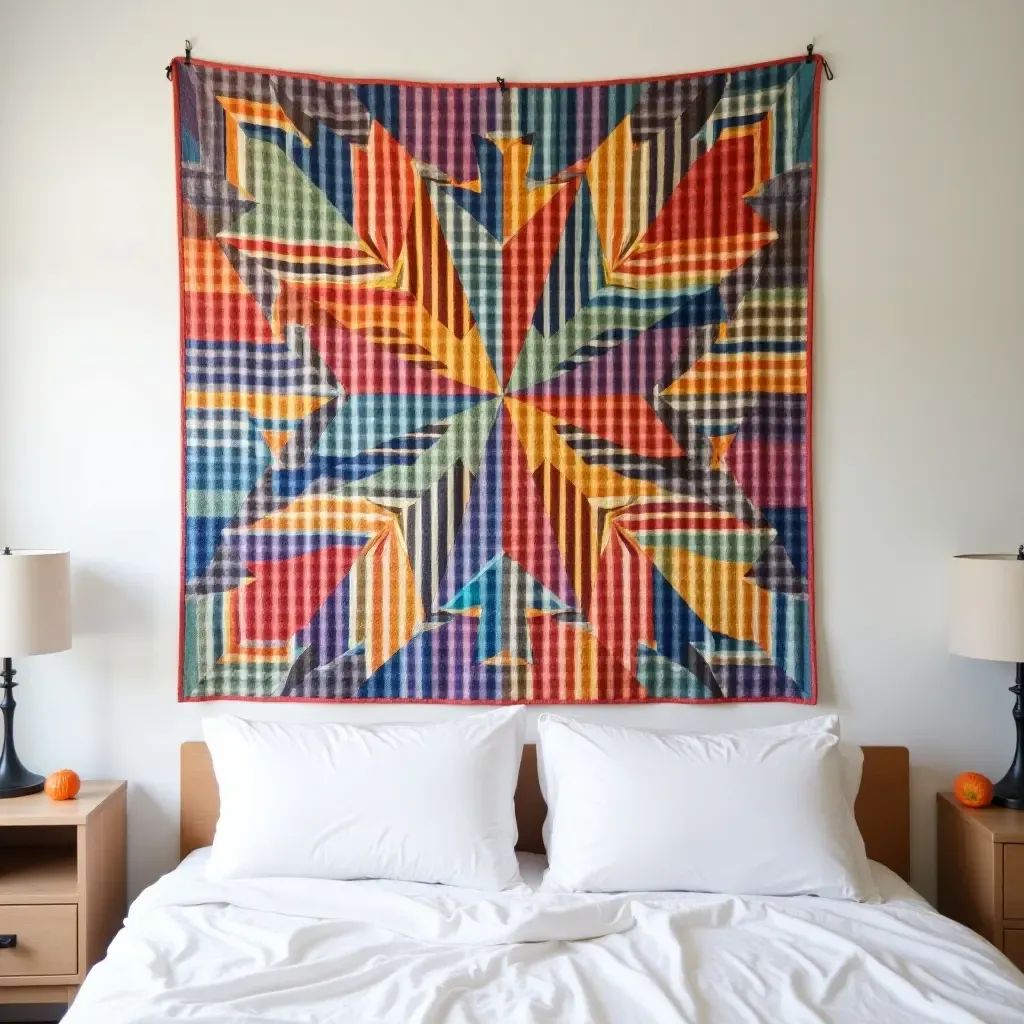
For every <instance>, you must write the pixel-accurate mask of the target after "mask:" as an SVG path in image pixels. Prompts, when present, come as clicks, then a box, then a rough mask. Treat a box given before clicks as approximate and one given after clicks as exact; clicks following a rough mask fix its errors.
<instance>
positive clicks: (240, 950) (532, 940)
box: [65, 850, 1024, 1024]
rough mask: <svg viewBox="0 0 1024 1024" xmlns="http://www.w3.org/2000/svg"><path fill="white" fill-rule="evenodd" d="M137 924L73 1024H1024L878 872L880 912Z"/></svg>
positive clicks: (701, 908)
mask: <svg viewBox="0 0 1024 1024" xmlns="http://www.w3.org/2000/svg"><path fill="white" fill-rule="evenodd" d="M207 856H208V851H206V850H199V851H196V852H195V853H194V854H192V855H191V856H190V857H188V858H187V859H186V860H185V861H184V862H183V863H182V864H181V865H180V867H178V868H177V869H176V870H175V871H173V872H171V873H170V874H168V875H166V876H165V877H164V878H162V879H160V881H158V882H157V883H156V884H154V885H153V886H151V887H150V888H149V889H147V890H146V891H145V892H144V893H143V894H142V895H141V896H140V897H139V898H138V899H137V900H136V902H135V903H134V904H133V905H132V908H131V910H130V912H129V915H128V919H127V921H126V923H125V927H124V929H123V930H122V931H121V932H120V934H118V936H117V937H116V938H115V939H114V942H113V943H112V945H111V947H110V951H109V954H108V956H107V958H106V960H104V961H103V962H101V963H100V964H98V965H97V966H96V967H95V968H94V969H93V971H92V973H91V974H90V975H89V977H88V978H87V979H86V981H85V984H84V985H83V987H82V989H81V991H80V993H79V995H78V998H77V999H76V1001H75V1003H74V1005H73V1006H72V1007H71V1009H70V1011H69V1012H68V1015H67V1016H66V1017H65V1024H157V1022H165V1021H180V1020H189V1021H198V1022H203V1024H212V1022H218V1024H228V1022H231V1024H237V1022H239V1021H251V1022H260V1024H263V1022H275V1024H277V1022H280V1024H285V1022H297V1021H302V1022H304V1024H310V1022H316V1024H342V1022H345V1024H356V1022H358V1024H362V1022H381V1021H385V1022H391V1021H394V1022H395V1024H442V1022H444V1024H477V1022H480V1024H483V1022H488V1024H495V1022H501V1024H518V1022H522V1024H526V1022H530V1024H547V1022H552V1024H554V1022H557V1024H632V1022H634V1021H635V1022H645V1024H682V1022H685V1024H705V1022H706V1024H731V1022H737V1024H760V1022H764V1024H780V1022H785V1024H812V1022H813V1024H822V1022H837V1024H838V1022H842V1024H853V1022H857V1024H861V1022H872V1024H903V1022H906V1024H911V1022H912V1024H928V1022H932V1021H934V1022H942V1024H969V1022H970V1024H1020V1022H1022V1021H1024V975H1022V974H1021V973H1020V972H1019V971H1017V969H1016V968H1015V967H1013V965H1012V964H1011V963H1010V962H1009V961H1008V960H1006V959H1005V958H1004V957H1003V956H1002V955H1001V954H1000V953H999V952H997V951H996V950H995V949H994V948H993V947H992V946H990V945H989V944H987V943H986V942H984V941H983V940H982V939H980V938H979V937H978V936H976V935H974V934H973V933H972V932H970V931H968V930H967V929H965V928H963V927H961V926H959V925H957V924H955V923H953V922H952V921H949V920H947V919H945V918H943V917H941V916H940V915H939V914H938V913H936V912H935V911H934V910H933V909H932V908H931V907H930V906H929V905H928V904H927V903H926V902H925V901H924V900H922V899H921V897H919V896H918V895H917V894H916V893H915V892H914V891H913V890H912V889H910V888H909V887H908V886H907V885H906V884H905V883H904V882H903V881H902V880H901V879H899V878H898V877H897V876H896V875H894V874H893V873H892V872H890V871H888V870H887V869H886V868H884V867H881V866H880V865H877V864H873V865H872V871H873V874H874V875H875V879H876V882H877V884H878V886H879V889H880V891H881V893H882V897H883V898H882V901H881V902H879V903H852V902H840V901H834V900H825V899H817V898H814V897H772V898H758V897H749V896H744V897H739V896H720V895H701V894H692V893H624V894H614V895H604V894H571V893H566V894H563V893H555V892H543V891H538V888H539V882H540V874H541V871H542V870H543V861H542V859H541V858H535V857H530V856H529V855H522V856H521V869H522V874H523V879H524V880H523V883H522V884H521V885H519V886H517V887H515V888H513V889H509V890H506V891H504V892H502V893H497V894H495V893H480V892H473V891H469V890H460V889H453V888H451V887H447V886H433V885H419V884H415V883H400V882H380V881H363V882H331V881H322V880H309V879H267V880H261V881H258V882H238V881H235V882H210V881H208V880H207V879H206V878H205V876H204V873H203V864H204V861H205V858H206V857H207Z"/></svg>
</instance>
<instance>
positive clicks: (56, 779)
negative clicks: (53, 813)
mask: <svg viewBox="0 0 1024 1024" xmlns="http://www.w3.org/2000/svg"><path fill="white" fill-rule="evenodd" d="M81 788H82V780H81V779H80V778H79V777H78V774H77V773H76V772H73V771H72V770H71V769H70V768H61V770H60V771H59V772H54V773H53V774H52V775H51V776H50V777H49V778H48V779H47V780H46V782H44V783H43V792H44V793H46V795H47V796H48V797H49V798H50V799H51V800H74V798H75V797H76V796H78V791H79V790H80V789H81Z"/></svg>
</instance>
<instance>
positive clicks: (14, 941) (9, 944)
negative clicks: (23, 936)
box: [0, 935, 18, 949]
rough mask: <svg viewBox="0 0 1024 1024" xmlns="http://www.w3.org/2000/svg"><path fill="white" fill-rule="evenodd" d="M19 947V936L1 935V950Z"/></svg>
mask: <svg viewBox="0 0 1024 1024" xmlns="http://www.w3.org/2000/svg"><path fill="white" fill-rule="evenodd" d="M17 945H18V936H17V935H0V949H14V948H15V947H16V946H17Z"/></svg>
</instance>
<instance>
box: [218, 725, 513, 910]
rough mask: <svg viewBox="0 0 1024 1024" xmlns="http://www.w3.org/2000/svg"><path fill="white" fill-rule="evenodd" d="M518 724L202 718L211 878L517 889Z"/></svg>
mask: <svg viewBox="0 0 1024 1024" xmlns="http://www.w3.org/2000/svg"><path fill="white" fill-rule="evenodd" d="M523 722H524V719H523V710H522V708H519V707H516V708H502V709H500V710H497V711H490V712H487V713H485V714H480V715H472V716H470V717H468V718H462V719H456V720H454V721H446V722H438V723H429V724H423V725H373V726H357V725H341V724H318V725H282V724H280V723H272V722H247V721H243V720H242V719H240V718H234V717H232V716H223V717H216V718H208V719H206V720H205V721H204V722H203V732H204V734H205V736H206V743H207V745H208V747H209V749H210V754H211V756H212V758H213V768H214V772H215V774H216V776H217V784H218V786H219V787H220V819H219V820H218V822H217V830H216V833H215V835H214V839H213V849H212V852H211V854H210V860H209V864H208V866H207V873H208V875H209V876H210V877H211V878H216V879H226V878H255V877H266V876H286V877H308V878H336V879H353V878H394V879H403V880H406V881H413V882H442V883H444V884H447V885H456V886H462V887H464V888H467V889H488V890H498V889H503V888H505V887H507V886H510V885H514V884H516V883H517V882H518V881H519V871H518V868H517V865H516V855H515V845H516V839H517V831H516V818H515V808H514V805H513V802H512V801H513V795H514V794H515V789H516V782H517V780H518V777H519V762H520V759H521V757H522V749H523V729H524V725H523Z"/></svg>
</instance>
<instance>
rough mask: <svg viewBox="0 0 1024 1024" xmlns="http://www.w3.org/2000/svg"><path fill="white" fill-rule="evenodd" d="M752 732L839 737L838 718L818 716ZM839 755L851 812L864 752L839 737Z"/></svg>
mask: <svg viewBox="0 0 1024 1024" xmlns="http://www.w3.org/2000/svg"><path fill="white" fill-rule="evenodd" d="M747 731H751V730H747ZM754 731H756V732H761V733H777V734H778V735H780V736H796V735H801V736H802V735H805V734H806V733H809V732H830V733H832V734H833V735H834V736H840V732H839V716H838V715H818V716H817V717H816V718H804V719H802V720H801V721H799V722H787V723H786V724H785V725H771V726H766V727H765V728H762V729H758V730H754ZM839 755H840V757H841V758H842V760H843V793H844V794H845V795H846V799H847V800H848V801H849V804H850V809H851V810H852V809H853V806H854V804H855V803H856V802H857V794H858V793H859V792H860V780H861V776H862V775H863V774H864V751H863V750H862V749H861V747H860V745H859V744H857V743H844V742H843V740H842V738H841V736H840V740H839Z"/></svg>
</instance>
